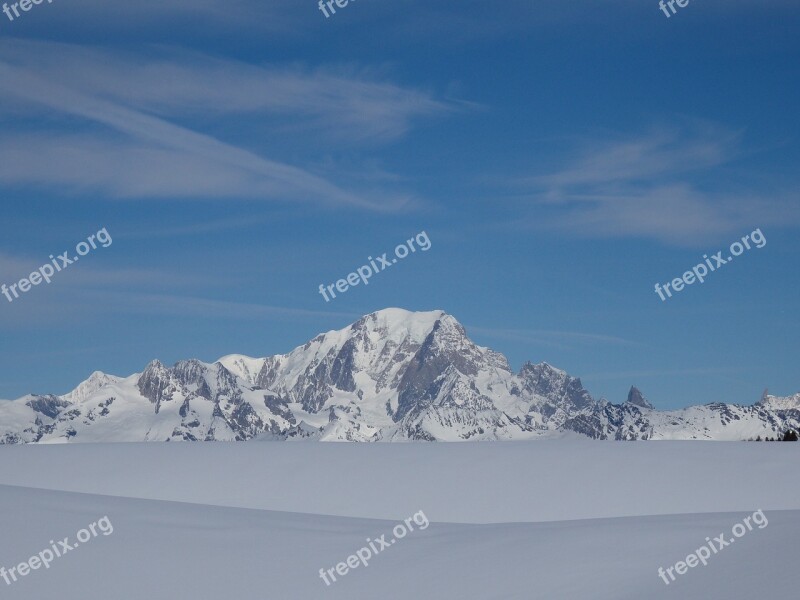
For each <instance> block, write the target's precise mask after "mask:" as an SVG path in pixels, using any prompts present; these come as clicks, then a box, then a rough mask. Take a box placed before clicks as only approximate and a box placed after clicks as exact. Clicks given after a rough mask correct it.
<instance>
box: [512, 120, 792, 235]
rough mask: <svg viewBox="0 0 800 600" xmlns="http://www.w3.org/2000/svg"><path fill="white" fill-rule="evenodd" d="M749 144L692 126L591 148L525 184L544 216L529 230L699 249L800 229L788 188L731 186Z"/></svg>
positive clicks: (582, 147) (591, 143) (607, 141)
mask: <svg viewBox="0 0 800 600" xmlns="http://www.w3.org/2000/svg"><path fill="white" fill-rule="evenodd" d="M609 138H611V139H609ZM741 138H742V135H741V133H740V132H735V131H731V130H728V129H725V128H723V127H720V126H718V125H714V124H709V123H704V122H697V121H694V122H689V123H682V124H678V125H675V126H673V127H672V128H660V129H656V130H651V131H648V132H646V133H644V134H641V135H639V136H633V137H630V136H629V137H619V136H607V137H606V138H604V139H601V140H590V141H588V142H584V143H583V144H581V145H580V146H579V147H578V149H577V151H576V152H574V154H573V157H572V158H571V159H568V160H567V161H566V165H565V166H564V167H563V168H561V169H558V170H556V171H554V172H552V173H550V174H546V175H539V176H535V177H528V178H523V179H520V180H518V183H519V184H520V185H521V186H523V187H528V188H529V189H531V190H533V192H532V201H533V202H532V204H533V206H534V208H535V209H536V215H535V218H532V219H530V220H529V221H528V226H530V227H534V228H542V229H550V230H556V231H558V232H561V233H563V234H566V235H577V236H583V237H601V238H603V237H629V238H644V239H655V240H658V241H661V242H664V243H668V244H681V245H697V244H707V243H710V242H711V241H714V240H715V239H720V238H722V237H723V236H725V235H729V234H738V233H741V232H746V231H747V230H752V229H751V228H755V227H768V226H781V227H783V226H796V225H798V224H800V207H798V205H797V202H796V201H795V199H794V196H793V194H792V193H791V192H790V191H789V186H788V185H783V186H782V185H781V184H780V183H773V184H771V185H770V187H769V188H768V189H765V188H764V187H763V186H760V187H758V188H756V187H754V186H748V185H746V184H743V183H741V181H743V180H744V178H740V181H737V182H736V184H734V182H732V181H731V180H730V175H731V173H734V172H736V171H734V169H733V167H732V166H731V165H732V164H733V163H734V161H736V160H740V159H741V158H742V156H743V150H742V148H741V146H742V141H741ZM740 164H741V160H740ZM700 182H701V183H700ZM749 228H750V229H749Z"/></svg>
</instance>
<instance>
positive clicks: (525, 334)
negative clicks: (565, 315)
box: [467, 326, 645, 348]
mask: <svg viewBox="0 0 800 600" xmlns="http://www.w3.org/2000/svg"><path fill="white" fill-rule="evenodd" d="M467 330H468V331H469V332H470V333H473V332H474V333H478V334H481V335H484V336H486V337H491V338H496V339H503V340H511V341H516V342H525V343H530V344H542V345H545V346H553V347H557V348H572V347H574V346H576V345H589V344H592V345H596V344H600V345H613V346H640V347H642V346H645V344H643V343H641V342H637V341H634V340H627V339H625V338H621V337H618V336H614V335H605V334H599V333H586V332H578V331H552V330H535V329H495V328H487V327H473V326H468V327H467Z"/></svg>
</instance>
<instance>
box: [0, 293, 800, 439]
mask: <svg viewBox="0 0 800 600" xmlns="http://www.w3.org/2000/svg"><path fill="white" fill-rule="evenodd" d="M799 427H800V393H798V394H795V395H793V396H788V397H778V396H771V395H769V394H767V393H766V392H765V393H764V394H763V395H762V397H761V399H760V400H759V401H758V402H756V403H755V404H753V405H752V406H742V405H735V404H725V403H721V402H716V403H712V404H706V405H703V406H692V407H689V408H685V409H681V410H673V411H659V410H656V409H655V408H654V407H653V406H652V405H651V404H650V403H649V402H648V401H647V400H646V399H645V397H644V396H643V394H642V393H641V392H640V391H639V390H638V389H637V388H635V387H632V388H631V390H630V393H629V394H628V398H627V399H626V401H625V402H623V403H621V404H613V403H611V402H609V401H607V400H605V399H599V400H598V399H595V398H593V397H592V396H591V395H590V394H589V392H588V391H587V390H586V389H585V388H584V387H583V385H582V384H581V380H580V379H579V378H577V377H573V376H571V375H569V374H567V373H566V372H564V371H562V370H560V369H557V368H555V367H553V366H551V365H549V364H547V363H545V362H542V363H539V364H533V363H530V362H528V363H525V364H524V365H523V366H522V368H521V369H520V370H519V372H517V373H514V372H513V371H512V369H511V367H510V366H509V363H508V361H507V359H506V358H505V356H503V355H502V354H500V353H498V352H495V351H493V350H490V349H489V348H484V347H481V346H478V345H476V344H475V343H473V342H472V341H471V340H470V339H469V338H468V337H467V333H466V331H465V329H464V327H463V326H462V325H461V324H460V323H459V322H458V321H457V320H456V319H455V318H453V317H452V316H450V315H448V314H447V313H445V312H443V311H429V312H409V311H406V310H402V309H397V308H389V309H385V310H381V311H378V312H374V313H371V314H369V315H366V316H364V317H362V318H361V319H359V320H358V321H356V322H355V323H353V324H352V325H350V326H349V327H346V328H345V329H341V330H338V331H329V332H327V333H323V334H320V335H318V336H317V337H315V338H314V339H312V340H311V341H309V342H307V343H306V344H304V345H303V346H300V347H298V348H295V349H294V350H292V351H291V352H289V353H288V354H282V355H277V356H269V357H266V358H251V357H248V356H243V355H235V354H234V355H228V356H225V357H223V358H220V359H219V360H218V361H216V362H214V363H205V362H201V361H199V360H195V359H191V360H184V361H180V362H177V363H176V364H175V365H173V366H172V367H167V366H165V365H163V364H162V363H161V362H159V361H158V360H154V361H152V362H151V363H150V364H148V365H147V366H146V367H145V369H144V370H143V371H142V372H141V373H135V374H133V375H131V376H129V377H125V378H122V377H116V376H113V375H108V374H105V373H101V372H99V371H97V372H94V373H92V375H91V376H90V377H89V378H88V379H87V380H86V381H84V382H82V383H81V384H80V385H78V386H77V387H76V388H75V389H74V390H72V391H71V392H69V393H68V394H64V395H60V396H59V395H52V394H47V395H28V396H24V397H22V398H19V399H18V400H14V401H0V443H6V444H17V443H60V442H100V441H105V442H139V441H234V440H251V439H256V440H275V441H280V440H319V441H363V442H378V441H387V442H388V441H466V440H531V439H537V438H545V437H556V436H568V435H573V436H583V437H587V438H593V439H613V440H665V439H672V440H678V439H681V440H688V439H698V440H743V439H749V438H755V437H756V436H758V435H760V436H762V437H766V436H775V435H777V434H782V433H783V432H784V431H785V430H786V429H789V428H793V429H797V428H799Z"/></svg>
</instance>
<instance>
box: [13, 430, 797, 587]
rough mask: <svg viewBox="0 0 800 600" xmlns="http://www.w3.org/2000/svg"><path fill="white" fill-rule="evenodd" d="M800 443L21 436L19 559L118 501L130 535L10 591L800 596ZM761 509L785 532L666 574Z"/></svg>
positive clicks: (16, 494) (115, 520) (116, 509)
mask: <svg viewBox="0 0 800 600" xmlns="http://www.w3.org/2000/svg"><path fill="white" fill-rule="evenodd" d="M796 448H800V445H795V444H789V443H786V444H777V443H776V444H755V443H750V444H745V443H742V444H729V445H724V446H723V445H709V444H701V443H687V442H674V443H672V442H664V443H659V444H635V443H634V444H614V443H604V442H586V441H577V440H563V441H552V442H542V443H539V444H469V445H467V444H457V445H456V444H424V445H417V444H413V445H412V444H388V445H373V444H369V445H361V444H353V445H328V444H324V445H323V444H202V445H197V444H191V445H188V444H85V445H74V446H32V445H26V446H5V447H0V465H2V467H4V468H2V469H0V531H2V532H3V535H2V536H1V537H0V565H2V566H5V567H6V568H8V567H10V566H14V565H17V564H18V563H19V562H21V561H23V560H27V558H28V557H30V556H32V555H34V554H35V553H38V552H39V551H40V550H42V549H44V548H46V547H48V545H49V540H55V539H63V538H64V537H65V536H69V538H70V539H71V540H72V541H74V537H75V532H77V531H78V530H79V529H81V528H83V527H86V526H87V525H88V524H89V523H92V522H94V521H97V520H98V519H99V518H101V517H103V516H106V515H107V516H108V517H109V520H110V521H111V522H112V524H113V526H114V532H113V533H112V534H111V535H109V536H102V535H101V536H98V537H97V538H95V539H92V540H91V541H90V542H87V543H86V544H83V545H81V547H79V548H75V549H74V550H73V551H71V552H69V553H68V554H66V555H65V556H64V557H62V558H60V559H57V560H55V561H54V562H53V563H52V565H51V566H50V568H49V569H47V570H44V569H39V570H36V571H31V572H30V573H29V574H28V575H27V576H26V577H24V578H22V579H20V580H19V581H17V582H16V583H13V584H12V585H10V586H6V585H5V584H4V583H3V581H2V580H0V589H2V590H3V592H4V597H7V598H12V599H17V598H19V599H25V600H30V599H38V598H48V597H58V598H64V599H66V600H72V599H74V600H79V599H80V600H85V599H86V598H114V599H115V600H143V599H146V600H161V599H164V600H167V599H170V600H174V599H176V598H179V599H184V598H185V599H189V598H204V599H205V598H209V599H210V598H237V599H241V600H250V599H253V600H256V599H259V600H260V599H263V598H281V599H288V600H306V599H308V600H312V599H313V600H316V599H324V598H331V599H334V598H342V599H348V600H361V599H364V600H367V599H370V598H375V597H381V598H388V599H390V600H393V599H397V600H401V599H407V598H421V599H423V600H427V599H435V600H451V599H452V600H456V599H458V600H460V599H464V598H469V599H473V598H474V599H478V600H494V599H498V600H499V599H526V600H527V599H530V598H542V599H551V598H552V599H557V600H585V599H592V600H620V599H622V600H626V599H630V600H634V599H635V600H640V599H641V598H648V599H655V600H659V599H667V598H676V599H680V600H701V599H702V600H706V599H708V598H720V599H722V598H724V599H739V598H742V599H744V598H753V597H764V596H765V595H766V596H769V597H775V596H777V597H783V596H785V597H793V595H791V594H792V592H793V591H795V590H796V578H795V577H794V575H793V573H794V569H795V565H796V562H797V559H798V558H800V551H798V546H797V533H798V531H800V495H799V494H798V491H800V483H798V478H797V477H793V476H787V475H790V474H792V473H794V471H796V465H797V459H798V452H800V450H797V449H796ZM717 449H724V450H725V451H726V453H725V454H724V455H723V453H722V452H721V451H720V450H717ZM726 456H727V460H726ZM9 483H11V484H14V485H8V484H9ZM31 486H36V487H31ZM59 488H61V489H66V488H71V489H72V490H73V491H70V492H67V491H61V489H59ZM78 491H89V492H93V493H76V492H78ZM103 494H104V495H103ZM398 494H399V498H398V497H396V496H397V495H398ZM159 497H161V498H162V499H155V498H159ZM164 497H171V498H172V499H173V500H177V499H180V500H183V501H184V502H175V501H167V500H165V499H163V498H164ZM237 504H239V505H241V504H250V505H251V506H253V507H254V508H238V507H236V506H235V505H237ZM255 506H258V508H255ZM292 507H294V508H292ZM758 508H761V509H763V511H764V513H765V514H766V516H767V518H768V521H769V524H768V526H767V527H765V528H764V529H758V528H756V529H754V530H753V531H751V532H749V533H747V534H746V535H744V536H743V537H741V538H740V539H738V540H736V543H735V544H733V545H731V546H729V547H727V548H725V549H724V550H723V551H721V552H720V553H719V554H717V555H714V556H713V557H712V558H711V559H710V560H709V562H708V565H707V566H705V567H703V566H698V567H696V568H694V569H691V570H690V571H689V572H688V573H687V574H686V575H683V576H681V577H679V579H678V581H676V582H674V583H672V584H670V585H669V586H667V585H665V584H664V583H663V581H662V580H661V579H660V578H659V577H658V574H657V572H658V568H659V567H664V568H667V567H669V566H671V565H673V564H674V563H675V562H677V561H678V560H682V559H684V558H685V557H686V555H687V554H689V553H690V552H692V551H694V550H695V549H696V548H698V547H699V546H701V545H702V544H703V543H704V539H705V538H706V536H717V535H719V534H720V533H723V532H728V533H729V532H730V531H731V527H732V526H733V525H734V524H736V523H737V522H741V521H742V520H743V518H744V517H746V516H748V515H750V514H752V513H753V512H754V511H755V510H756V509H758ZM781 508H783V509H784V510H780V509H781ZM420 510H423V511H424V512H425V514H426V515H427V517H428V518H429V520H430V525H429V527H428V528H427V529H425V530H424V531H420V530H417V531H414V532H412V533H410V534H409V535H408V536H407V537H406V538H404V539H403V540H399V541H397V542H396V543H395V544H394V545H391V546H390V547H389V548H387V549H386V550H384V551H383V552H381V553H380V554H378V555H377V556H375V557H373V558H372V560H371V562H370V564H369V566H368V567H360V568H356V569H354V570H352V571H350V572H349V573H348V574H347V575H346V576H344V577H340V580H339V581H337V582H336V583H335V584H333V585H331V586H330V587H326V585H325V584H324V582H323V581H322V580H321V579H320V577H319V569H320V568H326V569H327V568H331V567H335V565H336V564H337V563H339V562H342V561H345V560H346V559H347V557H348V556H349V555H351V554H353V553H355V552H356V551H357V550H358V549H359V548H361V547H363V546H364V545H365V540H366V539H367V538H370V539H373V540H374V539H376V538H378V537H379V536H380V535H382V534H391V531H392V528H393V527H394V525H395V524H396V523H397V522H398V521H399V520H401V519H402V518H405V517H407V516H411V515H413V514H414V513H416V512H418V511H420ZM730 511H733V512H730ZM656 513H661V514H660V515H659V514H656ZM342 514H350V515H351V516H349V517H346V516H340V515H342ZM366 515H372V516H374V515H383V516H384V518H383V519H365V518H363V517H364V516H366ZM612 516H613V517H614V518H611V517H612Z"/></svg>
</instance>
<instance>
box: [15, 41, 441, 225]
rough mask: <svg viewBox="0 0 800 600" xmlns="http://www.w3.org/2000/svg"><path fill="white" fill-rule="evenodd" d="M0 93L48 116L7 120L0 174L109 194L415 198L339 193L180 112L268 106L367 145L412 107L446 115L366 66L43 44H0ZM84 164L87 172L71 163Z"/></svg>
mask: <svg viewBox="0 0 800 600" xmlns="http://www.w3.org/2000/svg"><path fill="white" fill-rule="evenodd" d="M15 43H16V42H15ZM0 91H2V98H3V100H2V101H0V103H2V105H3V106H4V107H6V108H7V109H8V110H10V111H13V112H14V113H15V114H17V115H20V114H21V115H23V116H26V117H30V116H36V117H40V120H39V122H40V123H47V130H46V131H42V130H41V129H42V127H41V126H38V127H35V128H33V129H31V128H30V127H29V128H28V130H24V129H23V130H22V131H20V130H19V129H20V126H19V124H18V123H15V127H14V128H13V129H11V130H6V133H5V134H0V151H2V152H3V154H4V155H7V156H9V157H11V160H9V161H3V164H2V165H0V183H6V184H11V185H24V184H31V185H38V186H42V185H49V186H51V187H52V186H66V187H67V188H68V189H69V190H70V191H72V192H85V191H89V190H91V191H97V190H100V191H102V192H104V193H107V194H108V195H110V196H112V197H117V198H153V197H161V198H164V197H167V198H219V197H237V198H257V199H269V200H282V201H302V202H313V203H320V204H327V205H330V206H350V207H357V208H363V209H369V210H379V211H387V210H388V211H392V210H397V209H399V208H400V207H402V206H404V205H407V204H409V203H410V202H412V201H413V198H412V197H411V196H410V195H408V194H405V193H403V192H393V191H391V190H389V191H386V189H385V188H382V189H380V190H375V189H374V188H371V189H362V190H348V189H344V188H342V187H340V186H339V185H337V184H336V183H334V182H333V181H332V180H330V179H328V178H325V177H323V176H320V175H319V174H317V172H318V169H314V170H312V169H310V168H308V167H305V168H304V167H300V166H294V165H291V164H288V163H286V162H283V161H280V160H275V159H272V158H267V157H265V156H263V155H261V154H259V153H257V152H256V151H255V150H253V149H251V145H248V146H247V147H245V146H240V145H236V144H235V143H233V142H231V141H222V140H220V139H218V138H217V137H215V136H214V135H211V134H208V133H204V132H201V131H199V130H196V129H192V128H190V127H189V126H187V125H186V124H185V121H186V120H187V119H188V120H191V117H192V115H195V116H196V115H198V114H203V115H206V116H207V115H208V114H216V115H222V114H233V113H235V114H237V115H239V116H242V118H244V119H245V122H248V123H250V124H251V127H252V126H262V125H267V126H271V125H270V122H269V120H268V119H266V116H265V115H273V116H280V117H281V124H280V126H276V127H278V129H280V128H281V127H282V128H284V129H285V128H286V127H287V126H288V127H297V128H304V129H306V130H315V129H316V130H317V131H318V132H321V131H324V132H325V133H328V134H330V135H332V136H333V137H341V136H344V135H345V133H344V132H349V133H348V134H347V135H349V139H350V140H351V141H352V142H359V141H361V142H363V141H365V140H369V141H370V142H373V141H376V140H389V139H392V138H394V137H397V136H400V135H402V134H403V133H405V132H406V131H407V130H408V128H409V127H410V122H411V120H413V119H414V118H416V117H418V116H423V115H425V116H430V115H434V114H438V113H442V112H444V111H446V110H447V106H446V105H445V104H443V103H442V102H439V101H437V100H434V99H433V98H432V97H431V96H429V95H427V94H425V93H422V92H417V91H413V90H406V89H404V88H401V87H399V86H397V85H394V84H390V83H385V82H377V81H372V80H370V79H369V78H368V77H367V76H366V75H358V74H353V73H350V74H344V73H342V74H333V73H331V72H323V71H313V72H307V71H303V70H301V69H284V70H276V69H270V68H264V67H257V66H252V65H246V64H241V63H235V62H231V61H225V60H219V59H213V58H209V57H202V56H199V55H194V54H192V55H186V54H182V55H179V53H175V52H172V53H168V56H167V58H161V59H158V60H145V59H141V58H132V57H124V56H118V55H113V54H112V55H109V54H107V53H106V52H104V51H100V50H96V49H85V48H78V47H74V46H70V45H65V44H52V43H43V42H21V43H19V44H17V45H10V43H9V42H4V43H1V44H0ZM45 116H46V119H45V118H44V117H45ZM76 118H77V120H76ZM265 119H266V120H265ZM32 121H33V120H32V119H26V120H25V119H23V120H20V122H22V123H30V122H32ZM178 122H180V123H181V124H178ZM287 123H289V124H290V125H287ZM98 126H100V127H99V128H98ZM66 127H68V129H67V130H68V131H69V133H65V128H66ZM234 129H235V128H234ZM354 132H355V133H354ZM276 135H277V134H276ZM87 164H91V165H92V169H85V168H81V167H83V166H85V165H87Z"/></svg>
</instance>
